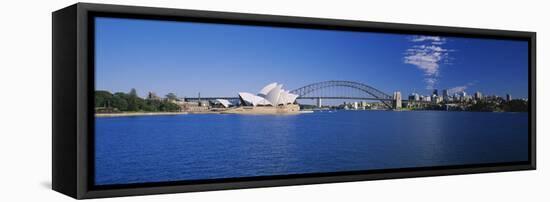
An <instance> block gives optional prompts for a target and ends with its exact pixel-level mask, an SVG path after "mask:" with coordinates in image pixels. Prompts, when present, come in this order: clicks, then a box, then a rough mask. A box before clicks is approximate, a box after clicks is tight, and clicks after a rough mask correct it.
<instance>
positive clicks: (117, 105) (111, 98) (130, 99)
mask: <svg viewBox="0 0 550 202" xmlns="http://www.w3.org/2000/svg"><path fill="white" fill-rule="evenodd" d="M174 100H177V96H176V95H175V94H174V93H169V94H167V95H166V96H165V99H160V98H159V99H151V98H149V99H144V98H141V97H139V96H138V95H137V91H136V89H133V88H132V90H130V92H128V93H124V92H116V93H114V94H113V93H111V92H109V91H104V90H100V91H96V92H95V108H96V112H117V111H121V112H174V111H179V110H180V107H179V106H178V105H177V104H175V103H174V102H173V101H174Z"/></svg>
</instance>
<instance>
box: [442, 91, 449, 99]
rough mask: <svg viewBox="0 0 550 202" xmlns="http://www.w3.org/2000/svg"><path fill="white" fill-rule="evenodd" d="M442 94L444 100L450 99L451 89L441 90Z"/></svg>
mask: <svg viewBox="0 0 550 202" xmlns="http://www.w3.org/2000/svg"><path fill="white" fill-rule="evenodd" d="M441 94H442V96H443V100H445V101H447V100H449V91H448V90H447V89H443V90H442V91H441Z"/></svg>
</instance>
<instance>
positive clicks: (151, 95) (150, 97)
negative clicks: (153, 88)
mask: <svg viewBox="0 0 550 202" xmlns="http://www.w3.org/2000/svg"><path fill="white" fill-rule="evenodd" d="M147 99H148V100H160V97H159V96H157V94H156V93H154V92H149V93H148V94H147Z"/></svg>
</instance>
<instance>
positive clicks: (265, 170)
mask: <svg viewBox="0 0 550 202" xmlns="http://www.w3.org/2000/svg"><path fill="white" fill-rule="evenodd" d="M527 117H528V114H527V113H484V112H438V111H413V112H392V111H338V112H334V113H329V112H316V113H310V114H299V115H284V116H281V115H279V116H275V115H273V116H272V115H221V114H194V115H177V116H141V117H116V118H96V134H95V144H96V145H95V171H96V173H95V181H96V185H109V184H129V183H144V182H165V181H180V180H194V179H218V178H233V177H251V176H268V175H284V174H303V173H319V172H335V171H357V170H370V169H386V168H406V167H425V166H443V165H466V164H478V163H498V162H512V161H526V160H528V118H527Z"/></svg>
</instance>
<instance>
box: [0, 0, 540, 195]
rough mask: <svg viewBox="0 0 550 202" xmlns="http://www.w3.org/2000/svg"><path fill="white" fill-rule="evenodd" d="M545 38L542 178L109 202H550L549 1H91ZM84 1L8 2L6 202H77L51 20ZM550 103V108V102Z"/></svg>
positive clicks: (0, 19) (0, 46)
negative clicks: (62, 182) (60, 175)
mask: <svg viewBox="0 0 550 202" xmlns="http://www.w3.org/2000/svg"><path fill="white" fill-rule="evenodd" d="M90 2H94V3H111V4H127V5H140V6H155V7H173V8H186V9H200V10H214V11H232V12H245V13H260V14H276V15H291V16H307V17H321V18H339V19H353V20H368V21H382V22H399V23H415V24H430V25H446V26H460V27H477V28H491V29H510V30H525V31H536V32H537V34H538V37H537V38H538V44H537V45H538V50H537V51H538V54H537V56H538V69H537V71H538V75H537V78H538V79H537V81H538V82H537V86H538V89H539V90H538V92H537V93H538V101H537V102H538V103H539V105H538V118H537V119H538V125H539V127H538V137H537V139H538V170H537V171H526V172H507V173H494V174H475V175H462V176H447V177H429V178H414V179H398V180H382V181H367V182H354V183H337V184H323V185H309V186H290V187H279V188H260V189H246V190H232V191H214V192H202V193H187V194H170V195H153V196H141V197H122V198H113V199H106V200H109V201H153V200H154V201H239V202H241V201H277V202H280V201H366V200H369V201H381V200H384V201H530V200H532V199H534V200H535V201H548V200H550V194H549V191H548V190H549V187H550V171H549V170H548V169H549V167H550V161H549V160H548V156H549V152H550V145H548V144H546V143H548V138H547V136H546V135H547V134H548V132H550V126H549V125H548V120H549V119H550V118H548V116H549V112H550V111H549V110H550V109H549V107H548V106H549V105H548V104H547V103H548V101H549V100H550V92H549V90H548V88H550V79H548V77H549V76H550V72H549V69H548V68H547V67H548V65H550V53H549V48H550V40H549V39H548V38H549V37H550V26H549V25H548V19H550V14H549V8H550V6H548V5H547V4H546V1H541V0H523V1H517V0H515V1H509V0H499V1H479V0H461V1H448V2H444V1H441V0H415V1H391V0H384V1H365V0H358V1H352V0H334V1H320V0H313V1H305V0H302V1H300V0H266V1H258V0H256V1H254V0H250V1H247V0H233V1H227V0H226V1H214V0H189V1H183V0H180V1H175V0H174V1H167V0H158V1H146V0H141V1H130V0H124V1H90ZM73 3H75V1H69V0H55V1H24V0H21V1H14V0H12V1H8V0H4V1H1V3H0V5H1V6H0V8H1V9H0V201H33V200H34V201H38V200H40V201H68V200H70V198H68V197H66V196H63V195H61V194H59V193H56V192H54V191H51V190H50V186H51V12H52V11H54V10H57V9H60V8H63V7H65V6H68V5H70V4H73ZM544 101H546V102H544Z"/></svg>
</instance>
